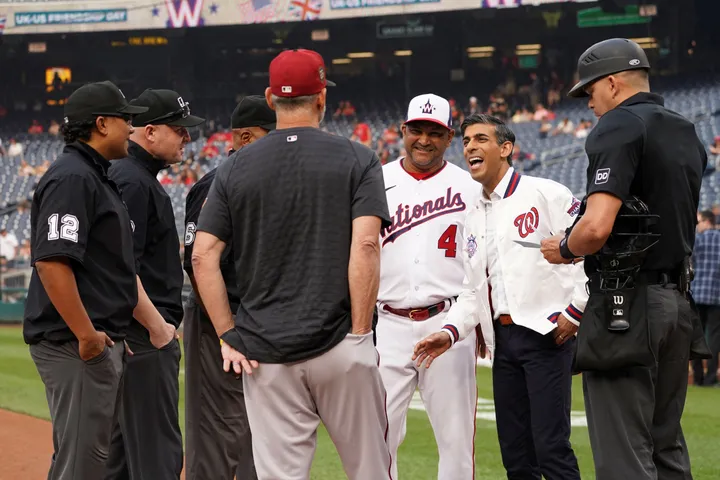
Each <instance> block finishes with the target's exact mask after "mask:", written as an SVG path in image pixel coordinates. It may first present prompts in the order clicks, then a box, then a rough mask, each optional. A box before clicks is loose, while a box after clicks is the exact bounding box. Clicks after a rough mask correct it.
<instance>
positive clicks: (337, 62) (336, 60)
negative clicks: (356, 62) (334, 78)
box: [332, 58, 352, 65]
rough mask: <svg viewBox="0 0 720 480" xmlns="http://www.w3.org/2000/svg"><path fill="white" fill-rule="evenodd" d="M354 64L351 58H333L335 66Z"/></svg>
mask: <svg viewBox="0 0 720 480" xmlns="http://www.w3.org/2000/svg"><path fill="white" fill-rule="evenodd" d="M350 62H352V60H351V59H349V58H333V61H332V63H333V65H346V64H348V63H350Z"/></svg>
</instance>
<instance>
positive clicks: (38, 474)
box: [0, 410, 53, 480]
mask: <svg viewBox="0 0 720 480" xmlns="http://www.w3.org/2000/svg"><path fill="white" fill-rule="evenodd" d="M52 452H53V446H52V426H51V425H50V422H48V421H46V420H40V419H37V418H33V417H30V416H27V415H21V414H19V413H13V412H8V411H7V410H0V480H19V479H27V480H35V479H42V478H47V473H48V467H49V466H50V458H51V457H52Z"/></svg>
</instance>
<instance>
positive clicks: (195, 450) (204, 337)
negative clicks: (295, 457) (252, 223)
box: [183, 95, 275, 480]
mask: <svg viewBox="0 0 720 480" xmlns="http://www.w3.org/2000/svg"><path fill="white" fill-rule="evenodd" d="M230 128H231V129H232V139H233V141H232V150H231V152H230V153H231V154H232V153H233V152H236V151H238V150H240V149H241V148H243V147H244V146H246V145H250V144H251V143H253V142H254V141H256V140H258V139H260V138H262V137H264V136H265V135H267V134H268V132H269V131H271V130H275V112H273V110H272V109H271V108H270V107H269V106H268V104H267V102H266V101H265V97H262V96H259V95H251V96H247V97H244V98H243V99H241V100H240V102H239V103H238V105H237V107H236V108H235V110H234V111H233V113H232V117H231V118H230ZM216 172H217V169H213V170H211V171H209V172H208V173H206V174H205V176H203V177H202V178H201V179H200V181H198V182H197V183H196V184H195V185H193V187H192V188H191V189H190V192H188V195H187V199H186V201H185V258H184V263H183V265H184V267H185V271H186V272H187V274H188V277H189V278H190V282H191V283H192V285H193V292H192V293H191V294H190V298H189V299H188V302H187V305H186V307H185V319H184V327H183V332H184V334H183V343H184V345H185V445H186V451H187V453H186V461H185V478H186V480H204V479H206V478H212V479H216V480H233V478H234V475H236V476H237V478H238V479H242V480H253V479H255V478H257V475H256V473H255V466H254V464H253V456H252V437H251V435H250V426H249V425H248V421H247V412H246V410H245V399H244V397H243V388H242V380H241V379H239V378H236V376H235V375H232V374H227V373H224V372H223V371H222V370H221V369H220V368H219V367H220V364H221V363H222V354H221V353H220V342H219V339H218V336H217V334H216V333H215V328H214V327H213V324H212V322H211V321H210V318H208V316H207V312H206V311H205V309H204V307H203V306H202V302H201V301H200V297H199V295H198V293H197V291H198V289H197V284H196V283H195V276H194V275H193V268H192V261H191V259H192V251H193V245H194V243H195V232H196V229H197V223H198V218H199V217H200V209H201V208H202V206H203V204H204V203H205V199H206V198H207V194H208V191H209V190H210V185H212V182H213V180H214V179H215V173H216ZM220 270H221V272H222V277H223V279H224V281H225V289H226V290H227V297H228V302H229V303H230V308H231V309H232V310H233V311H235V310H237V308H238V306H239V305H240V294H239V292H238V287H237V282H236V280H235V265H234V263H233V254H232V248H231V245H228V247H227V248H226V249H225V251H224V252H223V254H222V257H221V259H220Z"/></svg>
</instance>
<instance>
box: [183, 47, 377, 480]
mask: <svg viewBox="0 0 720 480" xmlns="http://www.w3.org/2000/svg"><path fill="white" fill-rule="evenodd" d="M328 85H333V84H332V83H331V82H328V81H327V79H326V78H325V64H324V62H323V59H322V57H321V56H320V55H319V54H317V53H316V52H313V51H310V50H288V51H285V52H283V53H281V54H280V55H278V56H277V57H276V58H275V59H274V60H273V61H272V63H271V64H270V87H269V88H268V89H267V90H266V92H265V98H266V100H267V103H268V105H270V107H271V108H273V110H275V113H276V115H277V123H276V130H275V131H272V132H270V133H269V134H268V135H266V136H265V137H263V138H261V139H259V140H257V141H256V142H254V143H252V144H251V145H248V146H246V147H245V148H243V149H242V150H240V151H238V152H237V153H235V154H234V155H233V156H232V157H230V158H229V159H228V160H227V161H226V162H225V163H223V164H222V165H221V166H220V167H219V168H218V170H217V174H216V177H215V181H214V182H213V185H212V187H211V189H210V193H209V195H208V198H207V203H206V204H205V206H204V207H203V209H202V212H201V213H200V219H199V222H198V227H197V235H196V238H195V246H194V249H193V254H192V265H193V271H194V273H195V280H196V283H197V286H198V289H199V294H200V297H201V299H202V302H203V304H204V305H205V307H206V310H207V313H208V316H209V317H210V319H211V320H212V323H213V326H214V327H215V330H216V332H217V334H218V337H220V339H221V341H222V346H221V352H222V356H223V367H224V369H225V371H229V370H230V367H231V366H232V368H233V370H234V372H235V373H237V374H240V373H241V372H242V371H243V370H244V371H245V373H246V374H245V375H243V376H242V378H243V388H244V392H245V403H246V407H247V414H248V421H249V423H250V430H251V431H252V435H253V456H254V459H255V467H256V470H257V475H258V479H259V480H268V479H273V480H291V479H292V480H296V479H308V478H309V476H310V466H311V464H312V458H313V455H314V451H315V442H316V431H317V427H318V425H319V424H320V421H322V422H323V424H324V425H325V426H326V427H327V430H328V432H329V433H330V437H331V438H332V439H333V442H334V443H335V446H336V447H337V450H338V453H339V454H340V458H341V460H342V462H343V465H344V467H345V472H346V474H347V476H348V478H350V479H351V480H367V479H372V480H387V479H389V478H390V464H391V459H390V453H389V450H388V446H387V441H386V434H387V428H388V423H387V414H386V411H385V389H384V387H383V383H382V378H381V377H380V371H379V369H378V360H379V358H378V354H377V351H376V350H375V347H374V344H373V332H372V318H373V311H374V308H375V302H376V300H377V293H378V283H379V276H380V246H379V239H380V229H381V227H383V226H385V227H386V226H389V225H390V218H389V214H388V207H387V200H386V197H385V191H384V188H385V185H384V179H383V173H382V168H381V166H380V161H379V159H378V157H377V155H375V153H374V152H372V151H371V150H370V149H368V148H367V147H365V146H363V145H360V144H358V143H356V142H352V141H350V140H348V139H346V138H343V137H339V136H336V135H331V134H329V133H325V132H323V131H321V130H320V129H319V126H320V122H321V121H322V119H323V116H324V114H325V106H326V95H327V91H326V86H328ZM230 240H232V242H233V243H232V244H233V257H234V258H233V260H234V263H235V270H236V273H237V284H238V285H237V286H238V292H241V293H240V298H239V307H238V308H237V312H236V314H235V318H234V320H233V314H232V311H231V309H230V306H229V303H228V300H227V294H226V292H225V284H224V283H223V278H222V274H221V270H220V259H221V256H222V253H223V251H224V250H225V245H226V243H227V242H228V241H230Z"/></svg>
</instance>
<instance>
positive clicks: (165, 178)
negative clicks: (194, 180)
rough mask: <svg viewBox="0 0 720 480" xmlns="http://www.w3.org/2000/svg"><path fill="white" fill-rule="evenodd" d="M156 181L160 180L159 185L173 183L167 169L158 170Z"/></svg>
mask: <svg viewBox="0 0 720 480" xmlns="http://www.w3.org/2000/svg"><path fill="white" fill-rule="evenodd" d="M158 181H159V182H160V185H172V183H173V181H172V178H170V175H169V174H168V171H167V169H165V170H161V171H160V173H159V174H158Z"/></svg>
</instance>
